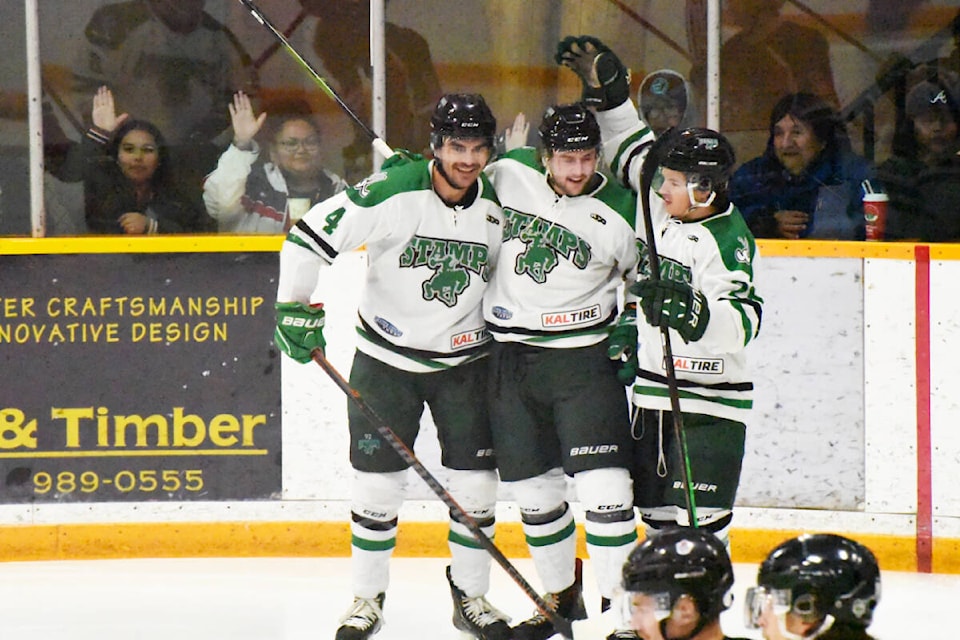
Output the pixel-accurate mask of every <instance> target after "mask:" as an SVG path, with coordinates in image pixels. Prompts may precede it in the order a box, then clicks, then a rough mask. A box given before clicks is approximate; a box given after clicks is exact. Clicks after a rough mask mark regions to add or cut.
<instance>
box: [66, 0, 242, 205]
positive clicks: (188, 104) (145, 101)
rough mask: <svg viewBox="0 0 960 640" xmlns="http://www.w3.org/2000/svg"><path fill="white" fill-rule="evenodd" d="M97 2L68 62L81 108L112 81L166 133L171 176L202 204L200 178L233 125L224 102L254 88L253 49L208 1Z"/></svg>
mask: <svg viewBox="0 0 960 640" xmlns="http://www.w3.org/2000/svg"><path fill="white" fill-rule="evenodd" d="M87 4H89V3H87ZM95 4H102V5H103V6H100V7H99V8H97V10H96V11H94V12H93V14H92V15H91V17H90V19H89V21H88V22H87V24H86V26H85V27H84V29H83V34H82V37H80V38H78V39H77V42H78V47H79V50H78V51H77V52H76V53H75V55H74V56H73V62H72V64H71V66H72V71H73V79H74V92H75V93H76V96H77V99H78V100H79V102H78V105H80V107H79V109H80V110H81V111H85V110H86V107H85V106H83V105H85V104H87V103H86V100H87V99H88V96H92V95H93V94H94V93H96V89H97V87H99V86H101V85H109V86H110V87H111V89H112V90H113V92H114V94H115V96H116V98H117V101H118V103H119V104H123V105H124V106H125V107H126V108H127V109H128V110H129V112H130V113H135V114H137V117H138V118H140V119H143V120H147V121H149V122H152V123H154V124H155V125H156V126H157V128H159V129H160V130H161V131H163V132H164V134H165V136H166V137H167V143H168V151H169V153H170V154H171V156H172V157H173V160H174V162H173V163H172V166H171V167H169V169H170V170H171V172H172V173H173V174H174V180H175V181H176V182H177V184H178V186H179V189H180V190H181V192H182V193H183V194H184V195H187V196H189V197H190V198H192V199H194V200H195V202H196V205H197V206H198V207H200V208H202V207H203V201H202V193H201V191H202V185H203V178H204V176H205V175H207V174H208V173H210V171H212V170H213V168H214V166H216V162H217V157H218V156H219V155H220V152H221V150H222V149H223V147H224V146H225V144H226V137H225V136H226V135H227V130H228V128H229V124H230V123H229V120H228V117H227V114H226V112H225V111H224V110H223V109H222V105H223V104H224V103H225V102H228V101H229V100H230V97H231V96H232V95H233V94H234V93H235V92H236V91H240V90H242V91H245V92H246V93H247V94H252V93H255V92H256V91H257V87H258V83H259V80H258V77H257V73H256V70H255V69H254V67H253V61H252V60H251V58H250V55H249V54H248V53H247V51H246V50H245V49H244V47H243V45H242V44H241V43H240V41H239V39H238V38H237V37H236V35H235V34H233V33H232V32H231V31H230V30H229V29H228V28H227V27H226V26H224V25H223V24H221V23H220V22H219V21H217V20H216V19H214V17H213V16H212V15H211V14H210V13H208V12H207V11H205V6H206V5H207V4H208V3H207V0H121V1H119V2H109V3H103V2H98V3H95ZM210 4H212V3H210Z"/></svg>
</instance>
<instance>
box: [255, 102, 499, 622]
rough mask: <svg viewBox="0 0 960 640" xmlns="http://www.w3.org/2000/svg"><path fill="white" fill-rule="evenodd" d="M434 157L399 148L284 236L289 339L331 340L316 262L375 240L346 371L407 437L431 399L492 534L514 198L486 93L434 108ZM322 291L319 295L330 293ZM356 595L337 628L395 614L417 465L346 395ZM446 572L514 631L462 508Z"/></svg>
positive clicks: (456, 485) (444, 457)
mask: <svg viewBox="0 0 960 640" xmlns="http://www.w3.org/2000/svg"><path fill="white" fill-rule="evenodd" d="M430 123H431V130H432V132H431V134H430V146H431V148H432V149H433V155H434V159H433V160H429V161H428V160H425V159H423V158H422V157H418V158H416V157H415V158H411V157H410V156H409V155H408V154H403V153H397V154H395V155H394V156H391V157H390V158H388V159H387V161H386V162H384V165H383V167H382V169H381V171H378V172H376V173H374V174H372V175H371V176H369V177H368V178H366V179H365V180H363V181H362V182H360V183H359V184H357V185H355V186H353V187H350V188H348V189H347V190H346V191H343V192H341V193H338V194H336V195H334V196H331V197H330V198H328V199H327V200H324V201H323V202H321V203H320V204H318V205H317V206H315V207H313V208H312V209H311V210H310V211H308V212H307V214H306V215H305V216H304V217H303V219H301V220H300V221H299V222H297V224H296V225H294V226H293V228H291V230H290V233H289V234H288V235H287V238H286V241H285V242H284V243H283V246H282V248H281V249H280V277H279V282H278V284H277V303H276V312H277V327H276V333H275V337H274V340H275V342H276V344H277V347H278V348H279V349H280V350H281V351H282V352H283V353H285V354H286V355H288V356H290V357H291V358H293V359H294V360H296V361H297V362H301V363H307V362H310V361H311V360H312V358H313V351H314V350H315V349H323V348H324V347H325V346H326V341H325V339H324V336H323V325H324V310H323V308H322V305H311V304H310V303H311V299H312V298H313V297H314V291H315V289H316V288H317V282H318V280H319V270H320V269H321V268H323V267H325V266H327V265H329V264H330V263H332V262H333V261H334V260H335V259H336V258H337V256H338V255H340V254H342V253H343V252H344V251H352V250H355V249H358V248H360V247H361V246H363V245H365V246H366V247H367V256H368V262H369V264H368V267H367V272H366V284H365V286H364V292H363V296H362V297H361V300H360V304H359V308H358V310H357V334H358V340H357V351H356V353H355V354H354V359H353V365H352V367H351V370H350V386H351V387H352V388H353V389H356V391H357V392H358V393H360V394H361V395H362V396H363V397H364V399H365V400H366V402H367V403H368V404H369V405H370V407H371V408H372V409H373V410H374V411H376V412H377V413H379V414H380V415H381V416H389V417H390V427H391V428H392V429H393V431H394V432H395V433H396V434H397V436H398V438H400V439H401V440H402V442H403V443H404V444H405V445H406V446H407V447H410V448H411V449H412V448H413V445H414V441H415V440H416V439H417V434H418V433H419V431H420V419H421V417H422V416H423V412H424V407H425V406H429V408H430V412H431V414H432V415H433V420H434V423H435V424H436V428H437V434H438V438H439V442H440V452H441V462H442V464H443V466H444V467H445V468H446V472H447V476H448V480H447V489H448V490H449V492H450V493H451V495H452V496H453V497H454V498H455V499H456V500H457V502H459V504H460V505H462V506H463V509H464V512H465V513H467V514H469V515H470V516H471V517H472V518H473V519H474V520H475V521H476V522H477V524H478V525H479V526H480V527H481V528H482V531H483V532H484V533H485V534H486V535H487V536H489V537H493V534H494V529H495V508H496V502H497V473H496V462H495V455H494V449H493V446H494V445H493V438H492V436H491V434H490V424H489V419H488V412H487V408H486V403H485V402H484V401H483V399H484V397H485V393H486V388H487V365H486V361H485V358H486V356H487V349H488V346H489V342H490V335H489V334H488V333H487V332H486V331H485V330H484V320H483V313H482V308H481V304H482V298H483V294H484V292H485V291H486V290H487V283H488V281H489V280H490V278H491V276H492V271H493V270H494V269H495V265H496V260H497V256H498V253H499V250H500V238H501V235H502V233H503V228H504V220H503V212H502V210H501V207H500V203H499V201H498V200H497V196H496V194H495V193H494V191H493V188H492V186H491V184H490V181H489V180H488V179H487V178H486V176H485V175H484V174H483V168H484V166H485V165H486V164H487V162H488V161H489V159H490V155H491V152H492V149H493V139H494V136H495V135H496V119H495V118H494V116H493V113H492V112H491V111H490V108H489V107H488V106H487V104H486V102H485V101H484V99H483V97H482V96H480V95H478V94H448V95H445V96H443V97H442V98H441V99H440V101H439V102H438V103H437V105H436V107H435V111H434V115H433V116H432V117H431V119H430ZM318 295H323V293H322V292H318ZM347 417H348V420H347V422H348V428H349V431H350V443H351V444H350V463H351V465H352V466H353V469H354V477H353V502H352V504H351V519H352V522H351V533H352V545H351V558H352V563H351V567H352V574H353V584H352V587H353V595H354V601H353V604H352V605H351V607H350V609H349V610H348V611H347V613H346V615H344V617H343V618H342V619H341V623H342V624H341V626H340V628H339V629H338V630H337V633H336V638H337V640H366V638H369V637H370V636H371V635H373V634H374V633H376V632H377V631H379V629H380V628H381V626H382V625H383V609H382V608H383V603H384V598H385V594H386V590H387V586H388V583H389V581H390V572H389V563H390V556H391V553H392V552H393V548H394V546H395V544H396V538H397V518H398V514H399V511H400V507H401V506H402V504H403V502H404V498H405V492H406V480H407V477H408V473H407V471H408V468H409V466H410V465H409V464H408V463H407V462H405V461H404V460H403V459H402V458H401V457H400V456H399V455H398V454H397V452H396V451H394V449H393V447H391V446H390V445H389V444H388V443H387V442H386V441H384V439H383V438H382V437H381V436H380V435H379V434H378V433H377V429H376V428H375V426H376V425H373V424H371V423H370V420H369V419H368V418H367V417H366V416H365V415H364V413H363V412H362V411H360V410H359V409H357V407H355V406H354V404H353V403H351V404H350V405H349V407H348V416H347ZM448 540H449V544H450V555H451V561H450V566H448V567H447V580H448V582H449V584H450V593H451V596H452V598H453V604H454V609H453V624H454V626H455V627H456V628H458V629H460V630H461V631H465V632H466V633H468V634H470V635H473V636H474V637H476V638H480V639H481V640H507V639H508V638H509V637H510V628H509V626H508V625H507V618H506V616H504V615H503V614H502V613H500V612H499V611H498V610H497V609H495V608H494V607H493V606H492V605H491V604H490V603H489V602H488V601H487V599H486V597H485V594H486V593H487V591H488V589H489V586H490V563H491V556H490V554H488V553H487V551H486V550H484V548H483V547H482V546H481V545H480V542H479V541H478V539H477V537H476V536H475V535H474V533H473V532H472V531H471V530H470V529H469V528H468V527H467V526H465V525H464V524H463V523H462V522H460V521H459V520H457V519H455V518H453V517H452V516H451V519H450V531H449V537H448Z"/></svg>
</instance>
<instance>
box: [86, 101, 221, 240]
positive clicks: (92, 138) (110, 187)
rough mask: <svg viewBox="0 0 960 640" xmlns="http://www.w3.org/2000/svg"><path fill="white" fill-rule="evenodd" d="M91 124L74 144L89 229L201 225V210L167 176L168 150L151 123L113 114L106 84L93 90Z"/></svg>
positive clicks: (135, 230) (139, 230)
mask: <svg viewBox="0 0 960 640" xmlns="http://www.w3.org/2000/svg"><path fill="white" fill-rule="evenodd" d="M93 125H94V126H93V127H92V128H91V129H90V130H89V131H87V134H86V135H85V136H84V139H83V141H82V142H81V143H80V145H79V148H78V149H77V150H76V153H77V155H78V159H79V162H80V164H81V167H80V171H81V173H82V176H83V182H84V204H85V207H86V220H87V226H88V227H89V229H90V231H91V232H92V233H126V234H153V233H182V232H190V231H202V230H205V228H206V226H205V224H204V222H203V221H204V218H205V216H204V215H203V212H202V211H201V210H200V209H198V208H197V207H195V206H194V205H193V203H192V202H191V201H190V200H189V199H188V198H186V197H185V196H183V195H182V194H181V193H180V192H179V191H178V190H177V187H176V185H175V184H174V183H173V180H172V179H171V171H170V166H171V158H170V153H169V150H168V148H167V145H166V141H165V140H164V138H163V136H162V135H161V133H160V131H159V129H157V127H156V126H154V125H153V124H152V123H150V122H146V121H143V120H133V119H131V118H129V117H128V116H127V114H125V113H124V114H122V115H120V116H117V115H116V111H115V108H114V99H113V94H112V93H111V92H110V90H109V89H107V88H106V87H101V88H100V89H99V90H98V91H97V93H96V95H95V96H94V99H93ZM76 161H77V160H75V162H76Z"/></svg>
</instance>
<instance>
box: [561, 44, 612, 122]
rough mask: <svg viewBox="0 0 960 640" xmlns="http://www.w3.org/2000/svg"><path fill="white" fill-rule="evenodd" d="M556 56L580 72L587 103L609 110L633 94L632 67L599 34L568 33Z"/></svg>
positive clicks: (584, 98) (585, 102)
mask: <svg viewBox="0 0 960 640" xmlns="http://www.w3.org/2000/svg"><path fill="white" fill-rule="evenodd" d="M554 60H556V62H557V64H560V65H563V66H565V67H569V68H570V69H572V70H573V72H574V73H576V74H577V75H578V76H580V81H581V82H582V83H583V96H582V98H581V99H582V100H583V103H584V104H586V105H587V106H588V107H593V108H594V109H596V110H597V111H606V110H608V109H613V108H614V107H618V106H620V105H621V104H623V103H624V102H626V101H627V100H628V99H629V98H630V70H629V69H627V68H626V67H624V66H623V63H622V62H620V59H619V58H618V57H617V54H615V53H614V52H613V51H611V50H610V47H608V46H607V45H605V44H603V43H602V42H600V40H598V39H597V38H594V37H593V36H567V37H566V38H564V39H563V40H561V41H560V42H559V43H558V44H557V54H556V55H555V56H554Z"/></svg>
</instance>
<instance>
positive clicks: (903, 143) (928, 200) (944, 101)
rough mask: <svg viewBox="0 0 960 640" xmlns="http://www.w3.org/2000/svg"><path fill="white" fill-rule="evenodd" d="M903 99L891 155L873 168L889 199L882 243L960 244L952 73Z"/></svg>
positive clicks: (959, 107) (957, 116) (959, 122)
mask: <svg viewBox="0 0 960 640" xmlns="http://www.w3.org/2000/svg"><path fill="white" fill-rule="evenodd" d="M940 78H941V79H939V80H935V81H933V82H931V81H929V80H924V81H922V82H920V83H919V84H917V85H916V86H915V87H913V88H912V89H911V90H910V92H909V93H908V94H907V99H906V105H905V109H904V111H905V113H904V118H903V120H902V121H901V122H900V123H899V124H898V127H897V130H896V131H895V132H894V137H893V149H892V151H893V154H892V155H891V156H890V158H889V159H887V160H886V161H885V162H884V163H883V164H881V165H880V166H879V167H878V168H877V177H878V178H879V180H880V182H881V183H882V184H883V188H884V191H886V193H887V194H888V195H889V196H890V203H889V210H888V213H887V216H888V217H887V229H886V237H885V239H887V240H918V241H922V242H955V241H957V240H960V213H958V212H960V158H958V157H957V152H958V150H960V138H958V130H960V129H958V128H960V103H958V93H957V84H956V83H955V82H954V83H949V84H948V82H946V80H947V78H952V79H954V81H956V79H957V77H956V75H955V74H949V75H947V72H946V71H941V72H940Z"/></svg>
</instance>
